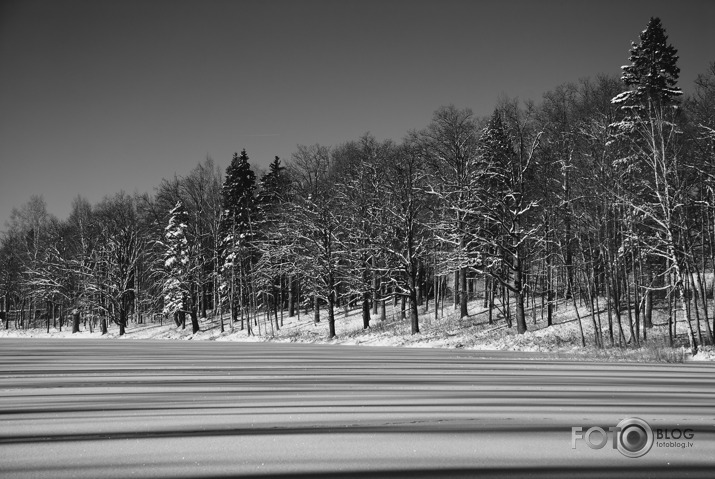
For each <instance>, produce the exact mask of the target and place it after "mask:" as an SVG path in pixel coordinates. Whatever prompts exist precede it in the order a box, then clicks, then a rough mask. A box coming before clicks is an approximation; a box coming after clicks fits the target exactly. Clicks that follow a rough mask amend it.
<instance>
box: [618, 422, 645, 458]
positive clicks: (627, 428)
mask: <svg viewBox="0 0 715 479" xmlns="http://www.w3.org/2000/svg"><path fill="white" fill-rule="evenodd" d="M617 428H618V429H617V431H618V440H617V441H616V444H617V447H618V450H619V451H620V453H621V454H623V455H624V456H626V457H641V456H644V455H645V454H646V453H647V452H648V451H650V448H651V447H653V430H651V428H650V425H649V424H648V423H647V422H645V421H644V420H643V419H640V418H637V417H629V418H626V419H624V420H623V421H621V422H619V423H618V426H617Z"/></svg>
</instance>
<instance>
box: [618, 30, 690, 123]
mask: <svg viewBox="0 0 715 479" xmlns="http://www.w3.org/2000/svg"><path fill="white" fill-rule="evenodd" d="M677 52H678V51H677V50H676V49H675V48H674V47H673V46H672V45H669V44H668V36H667V35H666V34H665V29H664V28H663V24H662V23H661V22H660V19H659V18H657V17H656V18H651V19H650V21H649V22H648V26H647V27H646V29H645V30H643V31H642V32H641V34H640V42H639V43H635V42H633V43H632V47H631V50H630V57H629V59H628V60H629V61H630V62H631V63H630V65H624V66H623V67H621V68H622V69H623V76H622V77H621V80H622V81H623V83H624V85H625V86H626V87H628V88H629V90H628V91H625V92H623V93H621V94H620V95H618V96H616V97H615V98H614V99H613V103H617V104H622V105H623V107H624V108H626V109H635V110H636V111H641V110H642V109H643V108H645V107H646V106H647V105H648V104H649V103H650V104H651V105H652V106H653V107H660V106H667V105H672V104H674V103H676V101H677V99H678V98H679V97H680V96H681V95H682V94H683V92H682V91H681V90H680V88H678V87H677V82H678V75H679V74H680V68H678V66H677V64H676V63H677V61H678V55H677Z"/></svg>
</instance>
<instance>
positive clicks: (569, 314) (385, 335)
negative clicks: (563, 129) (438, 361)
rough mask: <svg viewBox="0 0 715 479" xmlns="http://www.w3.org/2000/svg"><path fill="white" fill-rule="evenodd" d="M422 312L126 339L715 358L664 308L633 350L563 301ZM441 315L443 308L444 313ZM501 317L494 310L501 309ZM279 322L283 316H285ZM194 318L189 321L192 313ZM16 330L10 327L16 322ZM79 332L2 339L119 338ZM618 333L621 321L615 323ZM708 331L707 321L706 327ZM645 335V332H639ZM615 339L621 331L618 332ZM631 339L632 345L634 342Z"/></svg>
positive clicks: (210, 319)
mask: <svg viewBox="0 0 715 479" xmlns="http://www.w3.org/2000/svg"><path fill="white" fill-rule="evenodd" d="M431 308H432V306H431V305H430V310H429V311H427V312H424V308H423V307H420V331H421V332H420V333H419V334H415V335H412V334H411V332H410V323H409V320H408V319H407V320H400V319H399V317H400V311H399V309H398V310H394V309H393V307H392V304H391V303H388V305H387V318H386V320H385V321H384V322H382V321H380V320H379V317H375V318H374V319H372V321H371V322H370V328H369V329H363V327H362V316H361V313H362V311H361V310H360V308H358V307H356V308H353V309H351V310H350V311H349V312H348V314H347V316H346V315H345V313H344V310H343V309H336V312H335V313H336V314H335V316H336V321H335V322H336V332H337V337H336V338H333V339H328V338H327V335H328V324H327V323H328V322H327V311H325V310H321V321H320V322H319V323H317V324H314V323H313V312H312V311H309V313H308V314H305V311H301V314H300V317H298V316H294V317H293V318H289V317H288V315H287V313H286V312H284V314H283V323H284V325H283V326H282V327H281V328H280V330H277V329H276V327H275V324H274V325H273V326H271V324H270V323H269V322H268V321H267V320H266V317H265V313H261V314H260V316H259V321H258V322H259V325H254V327H253V331H254V335H251V336H249V335H248V334H247V331H246V330H245V329H244V330H243V331H242V330H240V322H237V323H235V324H234V327H233V330H232V328H231V326H230V324H229V320H228V314H226V313H224V327H225V332H224V333H221V331H220V326H219V318H218V316H217V315H216V316H214V315H213V314H212V312H209V313H208V315H207V318H206V319H203V318H200V320H199V323H200V327H201V331H199V332H198V333H196V334H191V325H190V324H187V328H186V329H181V328H177V327H176V326H175V325H174V323H173V321H172V320H171V319H165V320H164V321H163V325H160V324H159V322H156V323H151V322H150V323H148V324H135V323H130V324H129V325H128V326H127V329H126V335H125V336H124V337H125V338H126V339H167V340H194V341H196V340H206V341H238V342H261V341H273V342H300V343H312V344H316V343H325V344H346V345H365V346H404V347H411V348H456V349H467V350H492V351H522V352H530V353H542V354H543V355H544V356H546V357H556V358H563V359H571V360H605V361H639V362H644V361H646V362H650V361H656V362H683V361H691V360H695V361H715V348H713V346H704V347H701V348H700V351H699V352H698V354H697V355H695V356H694V357H693V356H692V355H691V354H690V351H689V348H688V344H687V337H686V334H685V333H686V325H685V323H684V322H683V321H682V319H681V318H679V319H681V320H679V321H678V323H677V333H678V336H677V338H676V342H675V347H673V348H671V347H669V346H668V329H667V318H666V317H665V316H664V313H663V312H662V311H655V312H654V319H653V321H654V324H655V327H654V328H653V329H651V330H648V331H647V334H648V338H649V339H648V341H647V342H645V343H643V342H641V347H635V346H634V345H633V344H629V345H628V347H627V348H619V347H618V345H617V343H616V346H615V347H611V345H610V342H609V339H608V331H607V329H606V328H607V317H606V315H605V312H602V313H601V316H602V317H601V321H602V323H603V327H604V340H605V342H606V348H604V349H599V348H596V347H595V345H594V339H593V325H592V323H591V318H590V312H589V310H588V309H587V308H586V307H585V306H584V307H579V314H580V315H581V321H582V324H583V329H584V335H585V337H586V346H585V347H583V346H582V345H581V337H580V333H579V327H578V320H577V318H576V315H575V312H574V308H573V305H572V304H570V303H569V304H568V305H567V304H564V303H561V304H560V305H559V307H558V308H557V309H556V312H555V315H554V325H553V326H551V327H547V326H546V323H545V322H544V321H542V320H541V317H540V312H539V309H538V308H537V318H536V319H537V320H538V321H537V322H536V323H534V320H533V317H532V315H531V312H530V310H527V326H528V329H529V330H528V331H527V332H526V333H525V334H522V335H520V334H517V332H516V325H514V327H513V328H508V327H507V325H506V323H505V320H504V319H496V320H495V324H491V325H490V324H488V322H487V315H486V311H485V310H484V309H483V308H482V307H481V304H479V303H477V302H473V303H470V308H469V311H470V316H469V317H466V318H464V319H459V318H458V313H457V311H454V310H453V309H452V307H451V305H445V307H444V316H443V317H442V316H440V317H439V319H435V318H434V310H433V309H431ZM440 314H441V312H440ZM495 316H496V311H495ZM279 321H280V319H279ZM626 322H627V320H626V319H624V325H623V327H624V334H625V337H626V339H627V340H628V338H630V334H629V331H628V327H627V324H626ZM187 323H188V318H187ZM11 327H12V324H11ZM80 329H81V331H80V332H79V333H76V334H72V327H71V324H68V325H67V326H65V327H64V328H63V330H62V331H59V330H57V329H55V328H50V332H49V333H48V332H47V330H46V328H41V329H28V330H15V329H9V330H0V337H31V338H34V337H51V338H70V337H71V338H98V337H103V338H107V339H113V338H119V331H118V328H117V326H115V325H110V329H109V333H108V334H107V335H105V336H101V333H100V332H99V329H98V328H96V327H95V328H94V332H92V333H90V332H89V328H88V327H85V325H82V327H81V328H80ZM614 329H615V331H614V334H616V333H617V331H618V330H617V326H616V325H614ZM702 329H703V334H705V331H706V330H705V326H704V323H703V325H702ZM641 334H642V333H641ZM616 337H617V334H616ZM629 343H631V342H630V341H629Z"/></svg>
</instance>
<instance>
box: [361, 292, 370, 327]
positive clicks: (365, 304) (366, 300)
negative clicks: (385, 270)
mask: <svg viewBox="0 0 715 479" xmlns="http://www.w3.org/2000/svg"><path fill="white" fill-rule="evenodd" d="M369 327H370V291H364V292H363V294H362V329H367V328H369Z"/></svg>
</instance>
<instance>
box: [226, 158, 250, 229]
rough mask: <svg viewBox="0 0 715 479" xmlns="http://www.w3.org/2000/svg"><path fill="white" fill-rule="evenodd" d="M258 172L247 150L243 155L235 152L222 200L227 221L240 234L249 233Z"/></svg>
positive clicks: (227, 174)
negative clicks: (254, 169)
mask: <svg viewBox="0 0 715 479" xmlns="http://www.w3.org/2000/svg"><path fill="white" fill-rule="evenodd" d="M255 190H256V174H255V173H254V172H253V170H252V169H251V165H250V164H249V163H248V155H247V154H246V150H245V149H244V150H242V151H241V155H240V156H239V155H238V154H236V153H234V154H233V159H232V160H231V164H230V165H229V166H228V168H226V180H225V181H224V184H223V190H222V200H223V211H224V218H225V221H226V222H228V224H229V225H230V226H232V227H235V229H236V231H237V232H238V233H239V234H248V232H249V230H250V229H251V224H250V223H251V219H252V218H251V217H252V215H253V213H254V211H255V206H256V204H255V203H256V202H255V197H254V193H255Z"/></svg>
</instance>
